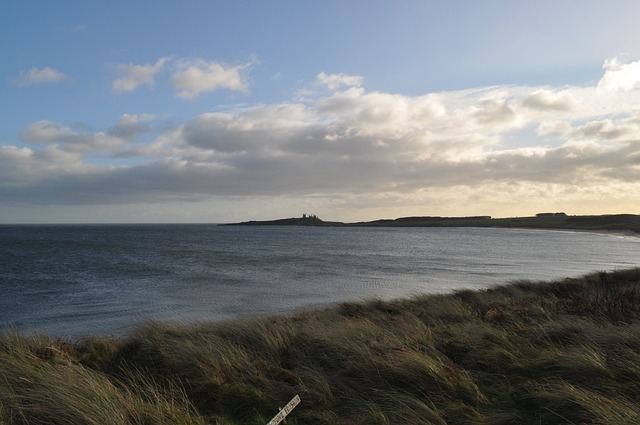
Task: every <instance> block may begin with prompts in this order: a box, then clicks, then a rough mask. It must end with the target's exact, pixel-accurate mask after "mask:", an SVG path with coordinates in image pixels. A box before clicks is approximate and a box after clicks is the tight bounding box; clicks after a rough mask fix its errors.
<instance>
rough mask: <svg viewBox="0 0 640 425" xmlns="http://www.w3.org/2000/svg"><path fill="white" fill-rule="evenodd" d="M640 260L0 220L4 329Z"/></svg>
mask: <svg viewBox="0 0 640 425" xmlns="http://www.w3.org/2000/svg"><path fill="white" fill-rule="evenodd" d="M639 265H640V238H634V237H626V238H625V237H619V236H612V235H599V234H593V233H580V232H564V231H542V230H523V229H483V228H442V229H438V228H411V229H406V228H322V227H271V226H267V227H245V226H239V227H235V226H215V225H103V226H88V225H85V226H0V326H8V325H10V326H13V327H15V328H17V329H19V330H21V331H25V332H27V331H31V330H37V331H44V332H47V333H49V334H52V335H55V336H69V337H72V338H79V337H82V336H86V335H91V334H98V335H120V334H122V333H124V332H126V331H127V329H129V328H130V327H131V326H133V325H135V324H138V323H140V322H142V321H144V320H148V319H152V320H158V321H162V322H171V323H185V324H186V323H194V322H203V321H220V320H228V319H235V318H241V317H247V316H255V315H266V314H278V313H290V312H292V311H295V310H298V309H303V308H312V307H318V306H324V305H327V304H331V303H335V302H340V301H346V300H362V299H367V298H374V297H375V298H382V299H390V298H397V297H405V296H410V295H414V294H423V293H442V292H450V291H453V290H456V289H460V288H483V287H487V286H489V285H492V284H498V283H505V282H508V281H512V280H518V279H530V280H538V279H552V278H561V277H569V276H578V275H581V274H584V273H587V272H592V271H601V270H615V269H623V268H629V267H637V266H639Z"/></svg>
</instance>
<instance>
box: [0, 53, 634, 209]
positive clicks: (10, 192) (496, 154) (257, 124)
mask: <svg viewBox="0 0 640 425" xmlns="http://www.w3.org/2000/svg"><path fill="white" fill-rule="evenodd" d="M185 69H188V67H187V68H185ZM203 69H207V66H203ZM605 73H606V72H605ZM639 104H640V87H636V88H633V87H632V88H630V89H628V90H625V91H619V90H602V89H601V88H599V87H598V86H596V85H592V86H587V87H577V86H565V87H558V88H554V87H527V86H495V87H482V88H476V89H469V90H458V91H449V92H441V93H428V94H425V95H421V96H408V95H402V94H396V93H384V92H376V91H367V90H365V89H364V88H363V87H347V88H344V89H343V90H336V91H333V92H331V93H329V94H325V95H324V96H321V97H314V98H312V99H307V100H306V101H305V102H296V101H290V102H281V103H277V104H262V105H255V106H253V107H244V108H236V109H234V110H231V111H226V112H207V113H202V114H198V115H195V116H193V117H191V118H190V119H187V120H186V121H184V122H182V123H178V124H176V125H175V126H174V127H172V128H168V129H165V130H162V132H161V133H159V134H157V135H156V137H155V138H154V139H152V140H151V139H150V141H149V142H146V141H145V143H136V144H135V145H133V146H132V145H131V144H130V141H131V140H133V139H135V138H137V137H140V135H142V134H147V136H145V139H146V138H149V137H150V135H149V132H152V131H158V130H157V129H155V130H154V128H152V127H153V126H152V122H153V120H154V119H155V117H153V116H144V115H123V116H122V117H120V119H119V120H118V121H117V122H116V123H115V124H114V125H113V126H111V127H109V128H108V129H107V130H106V131H98V132H92V131H89V130H87V129H86V128H82V127H78V126H72V125H65V124H61V123H56V122H52V121H39V122H36V123H33V124H31V125H29V126H28V127H27V128H25V130H24V131H23V133H22V138H23V140H24V141H25V142H26V143H27V144H28V147H26V148H19V147H17V146H4V147H3V148H2V149H1V150H0V161H2V167H0V199H3V200H7V201H6V202H10V201H11V200H13V201H15V202H17V201H18V200H19V201H20V202H31V203H41V202H56V201H55V196H54V194H57V196H58V197H60V196H61V195H60V193H64V198H61V199H64V201H58V202H66V203H78V204H97V203H113V204H118V203H127V202H183V201H204V200H211V199H216V198H217V197H235V198H243V199H247V198H250V197H266V196H273V197H290V198H293V197H314V199H320V198H322V199H327V202H330V201H329V200H331V199H333V200H344V202H345V204H344V205H347V204H349V202H353V203H351V204H349V205H354V203H355V202H364V201H362V200H363V199H371V200H377V202H387V201H388V202H391V201H390V200H391V199H393V200H394V201H393V202H395V203H398V204H403V203H406V204H411V205H413V204H415V205H419V204H420V203H422V205H426V204H424V203H425V202H427V203H428V202H432V203H433V202H436V201H438V200H439V199H450V202H451V203H450V204H447V205H450V206H451V205H458V206H459V207H460V208H464V207H465V199H466V206H467V207H468V208H472V207H474V206H485V207H489V206H491V205H500V208H501V209H500V211H503V212H504V211H506V208H507V207H506V206H507V205H511V207H510V208H511V210H510V211H513V210H514V209H517V208H524V207H523V205H525V204H526V203H527V202H529V204H528V205H529V207H528V208H532V207H531V205H532V204H533V205H547V203H546V202H551V199H552V198H551V197H555V198H554V199H556V200H555V201H553V202H557V203H558V202H559V203H561V202H564V201H563V200H564V199H566V200H570V201H571V202H570V203H569V201H567V204H562V205H571V206H576V205H579V201H580V199H582V200H583V202H584V203H585V204H590V203H592V202H595V200H597V199H600V200H602V199H607V200H611V205H614V204H615V205H622V202H623V200H624V199H625V195H624V193H626V194H627V195H626V196H627V198H626V199H629V196H628V194H629V193H640V109H639V108H638V107H637V105H639ZM96 152H97V153H106V154H107V155H119V154H120V155H121V154H123V153H126V154H127V155H130V156H132V157H134V159H135V157H137V158H144V161H142V160H140V161H135V160H134V161H133V162H132V163H131V164H128V165H121V164H120V165H116V163H115V162H108V161H102V162H100V163H91V161H90V159H88V158H89V157H90V156H91V155H92V154H95V153H96ZM103 158H104V156H103ZM47 161H49V162H47ZM45 171H46V172H45ZM454 192H455V194H456V195H455V196H454V195H452V193H454ZM623 192H624V193H623ZM527 193H528V194H529V198H527V196H526V195H527ZM545 193H548V195H545ZM509 197H512V199H510V198H509ZM454 198H455V199H454ZM632 198H633V197H631V201H633V199H632ZM385 199H386V200H387V201H385ZM527 199H529V200H530V201H527ZM348 200H354V201H348ZM355 200H357V201H355ZM631 201H629V202H631ZM335 202H338V201H335ZM339 202H342V201H339ZM600 202H602V201H600ZM436 204H437V205H440V204H439V203H437V202H436ZM436 204H433V205H436ZM429 205H431V204H429ZM442 205H445V204H442ZM442 208H445V206H443V207H442ZM478 208H479V207H478ZM494 211H495V210H494ZM530 212H531V211H530ZM441 213H444V214H446V213H447V211H442V212H441ZM449 213H450V212H449ZM474 213H482V211H477V210H476V211H474ZM485 213H491V212H490V211H489V212H485Z"/></svg>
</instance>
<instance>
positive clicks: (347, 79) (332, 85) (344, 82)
mask: <svg viewBox="0 0 640 425" xmlns="http://www.w3.org/2000/svg"><path fill="white" fill-rule="evenodd" d="M363 82H364V78H363V77H361V76H359V75H348V74H327V73H325V72H321V73H320V74H318V76H317V77H316V83H317V84H321V85H324V86H327V88H328V89H329V90H336V89H338V88H340V87H342V86H347V87H360V86H361V85H362V83H363Z"/></svg>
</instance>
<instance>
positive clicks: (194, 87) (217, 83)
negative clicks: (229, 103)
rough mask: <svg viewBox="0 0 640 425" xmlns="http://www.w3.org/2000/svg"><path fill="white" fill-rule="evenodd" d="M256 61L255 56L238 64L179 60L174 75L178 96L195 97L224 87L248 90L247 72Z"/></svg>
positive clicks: (241, 90)
mask: <svg viewBox="0 0 640 425" xmlns="http://www.w3.org/2000/svg"><path fill="white" fill-rule="evenodd" d="M255 63H256V59H255V58H251V60H249V61H248V62H247V63H244V64H241V65H236V66H230V65H226V64H223V63H220V62H216V61H206V60H204V59H195V60H182V61H179V62H178V63H177V70H176V71H175V72H174V73H173V76H172V81H173V86H174V88H175V89H176V90H177V93H176V96H178V97H179V98H182V99H194V98H196V97H198V96H199V95H200V94H201V93H206V92H212V91H216V90H222V89H226V90H233V91H240V92H247V91H248V90H249V80H248V78H247V75H246V74H247V72H248V71H249V69H250V68H251V67H252V66H253V65H254V64H255Z"/></svg>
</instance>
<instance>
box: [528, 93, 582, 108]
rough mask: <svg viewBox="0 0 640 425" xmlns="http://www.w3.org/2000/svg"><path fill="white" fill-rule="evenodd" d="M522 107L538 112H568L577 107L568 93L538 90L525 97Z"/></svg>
mask: <svg viewBox="0 0 640 425" xmlns="http://www.w3.org/2000/svg"><path fill="white" fill-rule="evenodd" d="M522 106H524V107H525V108H530V109H534V110H538V111H562V112H569V111H572V110H574V109H575V107H576V106H577V105H576V100H575V98H574V97H573V96H572V95H571V94H570V93H567V92H555V91H552V90H539V91H536V92H534V93H532V94H531V95H529V96H527V97H526V98H525V99H524V100H523V101H522Z"/></svg>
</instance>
